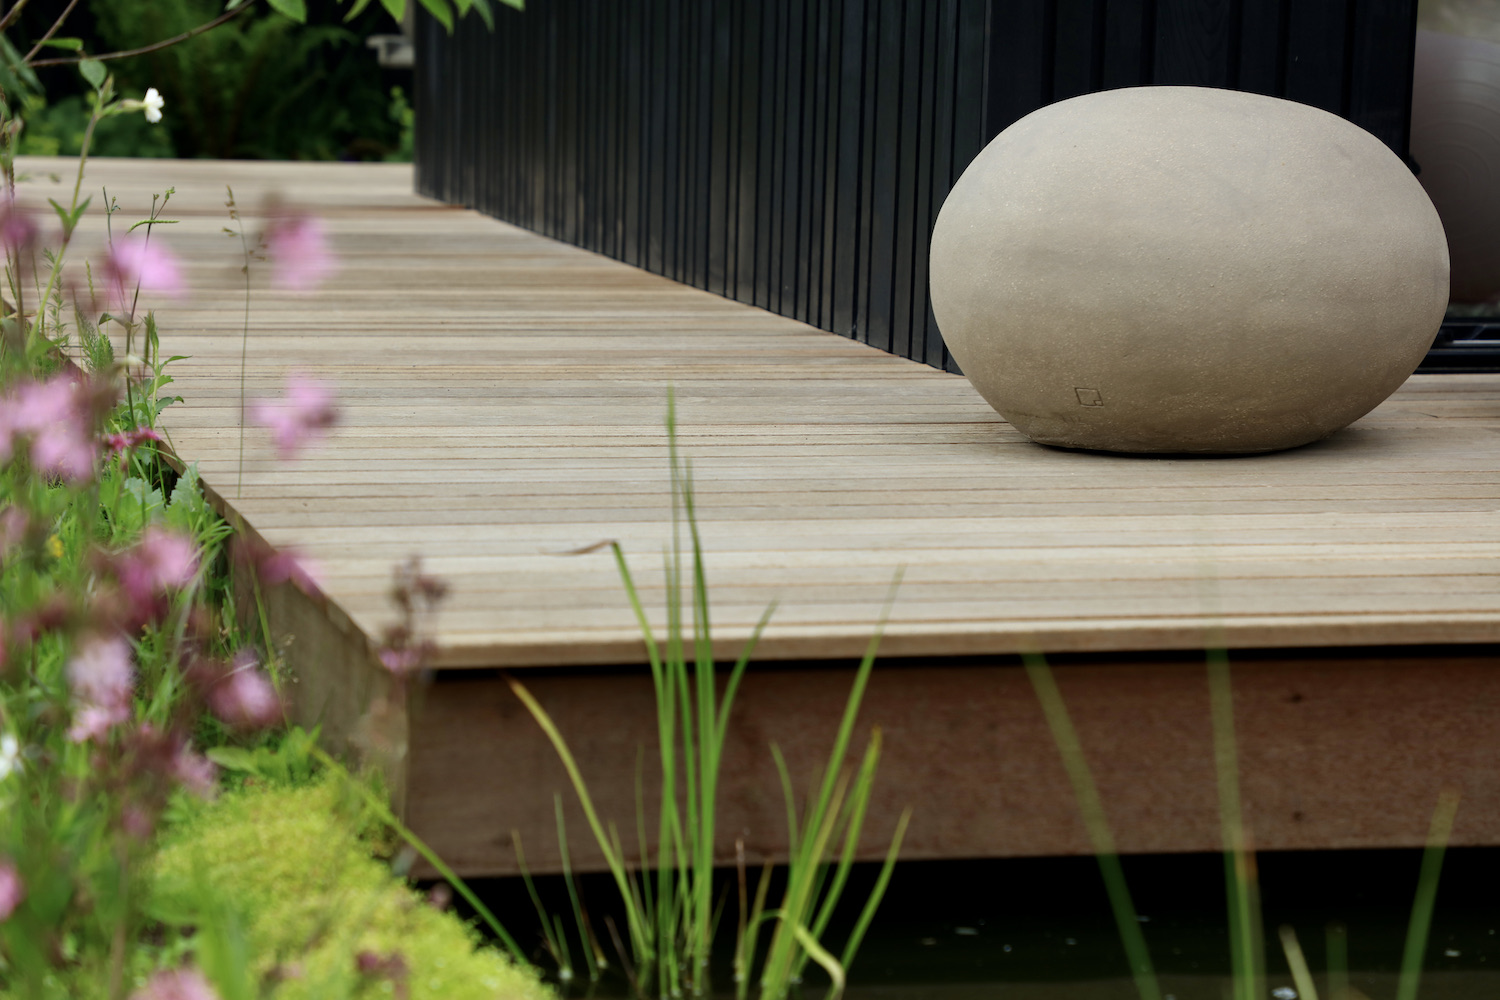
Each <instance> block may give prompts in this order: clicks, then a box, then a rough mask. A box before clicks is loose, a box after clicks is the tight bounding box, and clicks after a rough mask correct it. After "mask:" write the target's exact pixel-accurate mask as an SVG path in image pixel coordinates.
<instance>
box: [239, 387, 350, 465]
mask: <svg viewBox="0 0 1500 1000" xmlns="http://www.w3.org/2000/svg"><path fill="white" fill-rule="evenodd" d="M251 418H252V419H253V420H254V421H255V422H256V423H258V424H260V425H261V426H262V427H265V428H267V429H269V430H270V431H271V437H272V438H273V439H274V440H275V442H276V450H277V451H278V452H280V454H281V457H282V458H292V457H294V456H295V455H296V454H297V452H299V451H301V450H302V448H304V447H305V446H307V445H308V444H310V443H311V442H313V441H315V440H316V439H317V438H319V437H321V436H322V435H323V432H324V431H326V430H327V429H328V428H330V427H332V426H333V425H334V424H335V423H336V422H337V421H338V411H337V410H336V409H334V406H333V392H332V391H331V390H329V389H328V387H327V386H325V385H323V384H321V383H319V382H316V381H314V380H312V379H309V378H306V377H305V376H302V375H297V374H292V375H289V376H287V380H286V394H285V395H284V396H283V397H282V398H281V399H277V400H258V401H256V403H255V405H254V407H253V408H252V410H251Z"/></svg>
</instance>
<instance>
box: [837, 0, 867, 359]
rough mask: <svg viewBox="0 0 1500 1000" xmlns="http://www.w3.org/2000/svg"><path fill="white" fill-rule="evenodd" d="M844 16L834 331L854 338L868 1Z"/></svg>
mask: <svg viewBox="0 0 1500 1000" xmlns="http://www.w3.org/2000/svg"><path fill="white" fill-rule="evenodd" d="M838 2H840V7H841V11H842V14H843V17H842V19H841V21H840V23H839V54H838V63H839V65H838V88H839V89H838V114H837V116H836V121H837V125H838V135H837V146H836V148H835V153H834V156H833V166H832V168H831V170H830V175H831V179H832V184H833V191H834V195H833V200H834V206H833V218H834V235H833V242H832V246H831V248H830V251H831V252H830V254H829V256H830V257H831V259H832V267H831V274H832V278H831V283H832V287H831V288H830V289H829V291H828V295H829V298H830V299H831V300H832V301H831V304H830V317H831V318H830V325H829V327H828V328H829V329H830V330H832V331H834V332H835V333H841V334H843V335H844V336H846V337H850V336H854V335H855V327H854V315H855V309H854V302H855V298H856V296H857V295H858V291H859V283H858V281H857V279H856V265H857V264H858V261H859V247H860V244H861V243H862V239H861V236H862V231H861V229H860V205H861V202H862V200H863V199H862V198H861V190H862V188H861V185H860V179H861V171H860V163H861V150H862V149H863V142H862V136H863V125H864V116H865V107H864V94H865V89H864V81H865V34H866V32H867V30H868V29H867V10H868V5H867V0H838Z"/></svg>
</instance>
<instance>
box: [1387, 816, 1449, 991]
mask: <svg viewBox="0 0 1500 1000" xmlns="http://www.w3.org/2000/svg"><path fill="white" fill-rule="evenodd" d="M1457 812H1458V792H1457V791H1456V790H1455V789H1452V788H1445V789H1443V791H1442V792H1440V793H1439V794H1438V802H1437V808H1436V809H1434V810H1433V813H1432V825H1431V826H1430V827H1429V828H1428V830H1427V848H1426V850H1424V851H1423V852H1422V872H1421V874H1420V875H1419V876H1418V877H1417V897H1416V899H1415V900H1413V901H1412V904H1411V923H1410V924H1409V925H1408V926H1407V929H1406V949H1405V951H1404V953H1403V954H1402V956H1401V980H1400V982H1399V983H1397V985H1396V1000H1417V987H1418V986H1419V985H1420V984H1421V981H1422V956H1423V955H1424V954H1426V952H1427V934H1428V931H1430V930H1431V928H1432V910H1433V907H1434V906H1435V905H1436V903H1437V889H1438V877H1439V876H1440V875H1441V874H1442V871H1443V854H1444V852H1446V851H1447V849H1448V838H1449V836H1450V835H1452V833H1453V817H1454V815H1455V814H1456V813H1457Z"/></svg>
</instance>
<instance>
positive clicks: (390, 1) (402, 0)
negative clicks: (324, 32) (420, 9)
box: [350, 0, 406, 21]
mask: <svg viewBox="0 0 1500 1000" xmlns="http://www.w3.org/2000/svg"><path fill="white" fill-rule="evenodd" d="M369 2H370V0H360V2H359V3H358V4H356V5H355V8H354V9H355V11H356V12H358V11H361V10H363V9H364V7H365V4H367V3H369ZM380 6H382V7H384V8H385V12H386V13H387V14H389V15H391V16H392V17H394V18H395V19H396V20H397V21H400V20H401V19H402V18H404V17H406V0H380ZM350 16H351V17H352V16H353V15H352V14H351V15H350Z"/></svg>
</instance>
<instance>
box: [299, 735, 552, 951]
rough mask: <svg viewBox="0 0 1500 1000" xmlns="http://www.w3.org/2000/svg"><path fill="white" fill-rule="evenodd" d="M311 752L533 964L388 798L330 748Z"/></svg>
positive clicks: (509, 946)
mask: <svg viewBox="0 0 1500 1000" xmlns="http://www.w3.org/2000/svg"><path fill="white" fill-rule="evenodd" d="M309 752H310V753H312V755H313V756H315V757H316V758H317V759H318V761H319V763H321V764H322V765H323V766H324V767H327V768H328V769H329V770H332V771H335V772H337V773H339V774H342V775H344V776H345V777H346V778H347V779H348V781H349V784H350V786H351V787H353V788H354V789H355V791H356V792H358V793H359V796H360V798H362V799H364V800H365V804H366V805H367V806H369V807H370V809H371V810H372V811H373V812H374V813H375V815H377V816H379V817H380V820H381V822H383V823H385V824H386V825H387V826H389V827H390V828H391V829H392V830H395V831H396V835H397V836H399V837H400V838H401V839H402V840H404V841H406V842H407V843H408V844H410V845H411V847H412V849H413V850H414V851H416V852H417V853H418V854H420V855H421V856H422V858H423V859H424V860H425V861H426V862H427V863H428V864H429V865H431V866H432V868H433V870H434V871H436V872H437V873H438V874H439V875H440V876H442V878H443V879H444V881H446V882H447V883H448V884H449V885H451V886H453V888H454V890H455V891H456V892H457V893H458V894H459V895H460V896H461V897H463V900H464V902H466V903H468V904H469V905H470V906H472V907H473V908H474V912H475V913H477V914H479V919H481V920H483V921H484V923H485V925H486V926H487V927H489V929H490V931H491V932H492V933H493V934H494V935H495V936H496V937H497V938H499V939H500V942H501V943H502V944H503V945H505V950H506V951H508V952H510V954H511V957H513V958H514V959H515V960H516V961H517V962H520V963H521V964H522V965H527V964H530V963H528V962H527V961H526V955H525V953H524V952H522V951H521V946H520V945H518V944H516V939H515V938H513V937H511V936H510V932H508V931H507V930H506V929H505V927H504V925H502V924H501V923H500V921H499V920H498V919H496V917H495V915H494V914H493V913H491V912H490V908H489V907H487V906H485V905H484V903H483V902H481V901H480V899H479V897H478V896H476V895H474V890H472V889H470V888H469V884H468V883H467V882H465V881H464V880H463V879H461V878H459V877H458V874H457V873H456V872H454V870H453V869H452V868H449V867H448V865H447V864H446V863H445V862H444V861H443V859H442V858H440V857H438V856H437V852H435V851H434V850H433V849H432V848H430V847H428V846H427V845H426V843H424V842H423V841H422V839H421V838H420V837H418V836H417V835H416V834H415V833H412V832H411V831H410V830H408V829H407V828H406V824H404V823H402V822H401V821H400V820H399V819H397V818H396V814H395V813H393V812H391V809H390V807H389V806H388V805H386V804H385V801H384V800H383V799H381V797H380V796H379V795H376V794H375V793H374V792H373V791H371V790H370V789H369V788H367V787H366V786H365V783H364V782H362V781H359V780H357V779H355V778H354V777H353V776H352V775H350V774H349V772H348V771H347V770H346V769H345V768H344V766H343V765H342V764H340V763H339V762H338V761H337V760H335V759H334V758H333V757H332V756H330V755H329V754H328V752H327V751H325V750H323V749H321V748H320V747H317V746H313V747H312V748H310V751H309Z"/></svg>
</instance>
